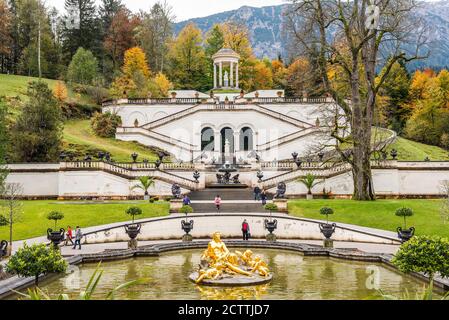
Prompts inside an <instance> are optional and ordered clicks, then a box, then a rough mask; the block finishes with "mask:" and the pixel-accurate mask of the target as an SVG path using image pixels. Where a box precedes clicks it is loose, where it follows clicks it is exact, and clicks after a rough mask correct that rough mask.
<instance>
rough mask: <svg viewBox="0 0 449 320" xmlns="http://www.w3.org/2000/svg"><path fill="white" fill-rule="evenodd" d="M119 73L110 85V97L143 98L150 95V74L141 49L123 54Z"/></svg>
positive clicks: (135, 48) (132, 49)
mask: <svg viewBox="0 0 449 320" xmlns="http://www.w3.org/2000/svg"><path fill="white" fill-rule="evenodd" d="M121 73H122V74H121V75H120V76H119V77H117V78H116V79H115V80H114V82H113V84H112V87H111V94H112V96H114V97H131V98H143V97H148V96H149V95H150V93H151V90H150V89H151V83H150V76H151V72H150V68H149V67H148V63H147V58H146V55H145V52H144V51H143V50H142V49H141V48H139V47H134V48H131V49H128V50H127V51H126V52H125V57H124V63H123V66H122V72H121Z"/></svg>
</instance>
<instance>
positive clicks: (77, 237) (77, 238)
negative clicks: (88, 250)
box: [73, 227, 83, 250]
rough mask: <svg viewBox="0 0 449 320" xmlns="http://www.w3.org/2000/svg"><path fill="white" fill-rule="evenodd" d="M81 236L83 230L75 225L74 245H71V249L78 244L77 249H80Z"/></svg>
mask: <svg viewBox="0 0 449 320" xmlns="http://www.w3.org/2000/svg"><path fill="white" fill-rule="evenodd" d="M82 238H83V232H82V231H81V229H80V227H76V231H75V245H74V246H73V249H76V246H77V245H78V248H79V250H81V239H82Z"/></svg>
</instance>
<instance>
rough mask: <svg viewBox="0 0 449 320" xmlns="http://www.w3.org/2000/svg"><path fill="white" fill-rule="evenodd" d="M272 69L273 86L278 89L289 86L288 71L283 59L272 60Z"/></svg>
mask: <svg viewBox="0 0 449 320" xmlns="http://www.w3.org/2000/svg"><path fill="white" fill-rule="evenodd" d="M271 70H272V73H273V86H274V88H276V89H284V88H285V87H287V72H288V69H287V68H286V67H285V65H284V62H283V61H282V59H280V58H278V59H276V60H273V61H271Z"/></svg>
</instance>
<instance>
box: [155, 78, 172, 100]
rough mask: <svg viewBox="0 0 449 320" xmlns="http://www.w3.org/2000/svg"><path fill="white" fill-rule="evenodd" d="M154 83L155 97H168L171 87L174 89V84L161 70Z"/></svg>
mask: <svg viewBox="0 0 449 320" xmlns="http://www.w3.org/2000/svg"><path fill="white" fill-rule="evenodd" d="M152 83H153V89H152V93H153V95H152V96H153V97H154V98H166V97H168V92H169V91H170V90H171V89H173V84H172V83H171V82H170V80H169V79H168V78H167V77H166V76H165V74H163V73H162V72H159V73H158V74H157V75H156V76H155V77H154V79H153V80H152Z"/></svg>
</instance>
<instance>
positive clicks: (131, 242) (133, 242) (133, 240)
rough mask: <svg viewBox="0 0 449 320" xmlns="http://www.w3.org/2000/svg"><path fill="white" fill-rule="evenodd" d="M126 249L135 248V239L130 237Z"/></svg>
mask: <svg viewBox="0 0 449 320" xmlns="http://www.w3.org/2000/svg"><path fill="white" fill-rule="evenodd" d="M128 249H133V250H137V239H131V240H129V241H128Z"/></svg>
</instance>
